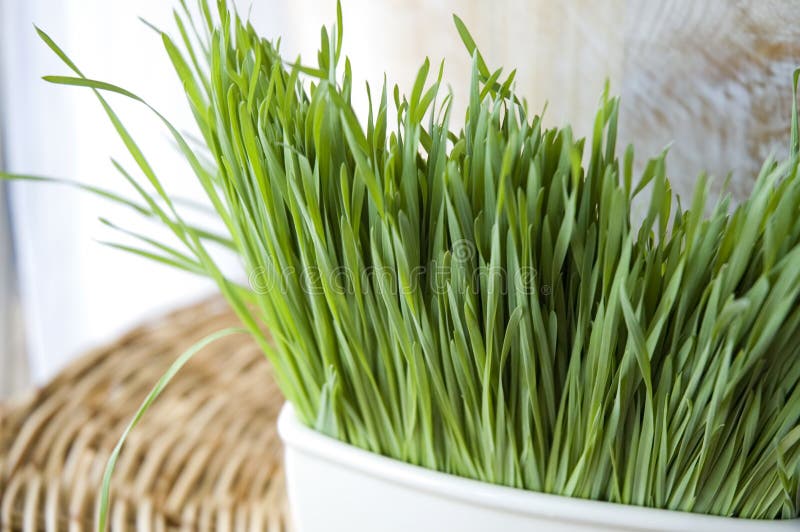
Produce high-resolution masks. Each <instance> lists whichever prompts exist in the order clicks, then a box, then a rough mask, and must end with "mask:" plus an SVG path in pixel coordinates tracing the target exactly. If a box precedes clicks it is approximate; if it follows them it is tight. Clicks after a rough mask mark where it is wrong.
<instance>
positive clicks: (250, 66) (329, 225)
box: [6, 1, 800, 519]
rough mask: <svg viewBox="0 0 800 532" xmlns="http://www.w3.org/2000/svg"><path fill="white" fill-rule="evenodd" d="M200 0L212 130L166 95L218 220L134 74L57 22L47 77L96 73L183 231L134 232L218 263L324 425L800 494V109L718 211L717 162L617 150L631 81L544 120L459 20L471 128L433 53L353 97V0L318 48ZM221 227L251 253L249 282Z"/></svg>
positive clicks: (686, 483)
mask: <svg viewBox="0 0 800 532" xmlns="http://www.w3.org/2000/svg"><path fill="white" fill-rule="evenodd" d="M200 5H201V11H202V13H203V16H202V20H199V21H197V20H194V19H193V18H192V17H191V16H190V14H189V10H188V9H186V7H185V6H184V5H183V4H182V6H181V9H180V10H179V11H178V12H177V13H176V21H177V24H178V30H179V31H178V33H179V40H177V41H173V40H172V38H171V37H169V36H167V35H166V34H162V38H163V41H164V45H165V48H166V51H167V53H168V54H169V57H170V59H171V60H172V62H173V64H174V66H175V71H176V72H177V74H178V76H179V77H180V80H181V82H182V83H183V85H184V87H185V90H186V95H187V98H188V102H189V105H190V106H191V109H192V111H193V113H194V116H195V118H196V121H197V126H198V128H199V132H200V134H201V136H202V140H203V142H204V144H205V146H204V148H203V149H195V148H192V147H191V146H190V144H189V142H188V141H187V140H185V139H184V137H183V136H182V135H181V133H179V132H178V131H177V130H176V129H175V128H174V127H173V126H172V125H171V124H170V123H169V122H168V121H167V120H166V118H164V117H163V116H162V115H160V114H158V115H157V116H158V117H159V118H160V119H161V120H163V122H164V124H165V125H166V127H167V129H168V131H169V133H170V135H172V137H173V138H174V140H175V142H176V143H177V145H178V147H179V148H180V150H181V152H182V153H183V155H184V156H185V158H186V161H187V163H188V165H189V167H190V168H191V169H192V171H193V172H194V173H195V175H196V177H197V179H198V181H199V183H200V184H201V185H202V186H203V188H204V190H205V192H206V193H207V195H208V198H209V201H210V203H211V204H212V205H213V207H214V209H215V211H216V212H217V214H218V216H219V218H220V219H221V220H222V222H223V224H224V226H225V228H226V233H227V234H226V235H225V236H224V237H223V236H219V235H212V234H209V233H204V232H201V231H199V230H198V229H197V228H195V227H193V226H191V225H190V224H188V223H187V222H185V221H184V220H183V218H182V217H181V216H180V215H179V209H177V208H176V207H175V204H176V202H175V200H174V198H173V197H172V196H171V195H170V194H169V193H168V192H167V191H166V185H167V183H166V182H165V180H164V179H163V178H159V177H158V176H157V175H156V173H155V172H154V170H153V169H152V167H151V166H150V164H149V163H148V161H147V159H146V158H145V155H144V154H143V153H142V152H141V150H140V149H139V148H138V146H137V144H136V142H135V141H134V139H133V138H132V137H131V136H130V135H129V133H128V132H127V131H126V130H125V128H124V126H123V125H122V122H121V121H120V119H119V118H118V117H117V115H116V114H115V113H114V111H113V109H112V107H111V106H110V104H109V103H108V102H107V101H106V100H105V98H104V96H103V93H107V92H111V93H117V94H119V95H122V96H125V97H128V98H134V99H136V100H139V101H141V100H140V99H139V98H138V97H137V96H135V95H133V94H132V93H130V92H128V91H126V90H123V89H121V88H118V87H116V86H113V85H110V84H107V83H102V82H99V81H94V80H91V79H87V78H86V77H85V76H84V75H83V74H82V73H81V71H80V70H79V69H78V68H77V67H76V66H75V65H74V64H73V63H72V62H71V61H70V60H69V59H68V58H67V56H66V55H65V54H64V53H63V52H62V51H61V50H60V49H59V48H58V47H57V45H56V44H55V43H54V42H53V41H52V40H50V39H49V38H48V37H47V36H46V35H45V34H43V33H42V34H41V35H42V38H43V39H44V40H45V42H46V43H47V44H48V45H49V46H50V47H51V48H52V49H53V50H54V51H55V52H56V53H57V54H58V55H59V56H60V57H61V58H62V59H63V60H64V62H65V63H66V64H67V66H69V67H70V69H71V70H72V71H73V73H74V76H72V77H65V76H60V77H52V78H48V79H49V80H50V81H53V82H56V83H61V84H67V85H78V86H84V87H90V88H91V89H92V90H94V92H95V94H96V95H97V98H98V99H99V100H100V103H101V104H102V106H103V107H104V109H105V110H106V112H107V113H108V116H109V118H110V119H111V121H112V123H113V125H114V127H115V129H116V131H117V132H118V134H119V135H120V137H121V139H122V140H123V141H124V143H125V145H126V146H127V148H128V150H129V151H130V153H131V155H132V156H133V160H134V161H135V163H136V166H137V168H136V173H135V174H134V173H133V172H128V171H127V170H124V169H123V168H122V167H121V166H119V165H117V166H118V168H119V170H120V172H121V173H122V175H123V176H124V177H125V178H126V179H127V180H128V181H130V183H131V184H132V185H133V186H134V190H135V191H136V192H137V193H138V194H139V195H140V197H141V201H142V204H138V203H131V202H128V203H127V205H128V206H129V207H130V206H133V207H134V208H136V209H137V210H138V211H139V212H141V213H142V214H144V215H146V216H150V217H153V218H156V219H158V220H160V221H161V222H162V223H163V224H164V225H165V226H166V227H168V228H169V229H171V230H172V232H173V233H174V235H175V237H176V238H177V241H178V242H179V243H180V249H174V248H172V247H169V246H165V245H163V244H157V243H156V245H155V247H153V246H152V245H150V244H154V242H152V241H151V240H149V239H146V237H141V238H142V240H143V245H144V246H145V247H143V248H142V249H133V248H130V249H132V250H133V251H135V252H139V253H144V254H147V256H149V257H150V258H155V259H157V260H161V261H163V262H165V263H168V264H171V265H173V266H177V267H180V268H183V269H186V270H188V271H192V272H195V273H200V274H203V275H207V276H208V277H210V278H212V279H214V280H215V281H216V282H217V283H218V285H219V287H220V289H221V291H222V292H223V294H224V295H225V297H226V298H227V299H228V301H229V302H230V304H231V306H232V307H233V309H234V310H235V311H236V312H237V313H238V315H239V316H240V318H241V319H242V322H243V324H244V325H245V326H246V327H247V329H248V330H249V331H250V333H251V334H252V335H253V336H254V337H255V338H256V340H257V341H258V342H259V344H260V345H261V346H262V348H263V349H264V352H265V353H266V355H267V356H268V358H269V360H270V362H271V363H272V365H273V366H274V369H275V374H276V376H277V379H278V381H279V384H280V386H281V389H282V390H283V392H284V393H285V395H286V397H287V398H288V399H289V400H290V401H291V402H292V403H293V404H294V406H295V408H296V412H297V413H298V415H299V416H300V418H301V419H302V420H303V421H304V422H305V423H307V424H308V425H310V426H313V427H315V428H316V429H317V430H320V431H322V432H324V433H326V434H329V435H331V436H333V437H336V438H339V439H341V440H344V441H347V442H350V443H352V444H354V445H357V446H359V447H362V448H365V449H368V450H371V451H374V452H378V453H381V454H385V455H387V456H391V457H393V458H397V459H400V460H404V461H407V462H410V463H414V464H419V465H422V466H424V467H428V468H432V469H437V470H440V471H445V472H448V473H453V474H456V475H462V476H466V477H471V478H476V479H480V480H484V481H487V482H492V483H497V484H503V485H507V486H514V487H518V488H524V489H529V490H536V491H543V492H548V493H556V494H561V495H567V496H572V497H580V498H591V499H601V500H607V501H615V502H621V503H626V504H635V505H644V506H652V507H659V508H670V509H677V510H686V511H692V512H701V513H709V514H718V515H726V516H741V517H751V518H764V519H774V518H789V517H796V516H798V508H799V506H800V505H799V504H798V498H799V497H800V491H799V490H798V483H800V305H798V296H799V294H800V177H798V141H797V125H796V123H797V122H796V116H797V111H796V108H795V109H794V114H793V134H792V143H791V146H792V149H791V155H790V156H789V158H788V159H787V160H785V161H782V162H776V161H773V160H769V161H767V162H766V163H765V164H764V166H763V169H762V171H761V173H760V175H759V176H758V180H757V182H756V184H755V188H754V190H753V192H752V195H751V197H750V198H749V199H748V200H747V201H745V202H744V203H742V204H741V205H739V206H737V207H735V208H732V207H731V206H730V205H729V200H728V199H727V198H723V199H722V200H720V201H719V202H717V203H716V205H714V206H712V207H711V208H708V206H707V200H706V196H707V193H708V188H707V181H706V179H705V178H704V177H702V176H701V177H700V178H699V179H698V183H697V189H696V192H695V194H694V197H693V198H692V201H691V205H690V206H689V208H688V209H683V208H682V206H681V204H680V202H678V201H676V200H675V199H674V197H673V194H672V189H671V186H670V183H669V180H668V179H667V169H666V164H665V154H661V155H660V156H658V157H656V158H654V159H652V160H650V161H649V162H648V163H647V165H646V168H645V170H644V172H643V174H642V175H641V177H640V178H639V181H638V183H636V182H634V178H633V176H632V173H633V171H632V168H633V151H632V149H630V148H629V149H628V150H627V151H626V152H625V153H624V155H623V156H622V159H620V158H619V156H618V154H617V151H616V148H615V144H616V127H617V126H616V124H617V114H618V109H619V108H618V102H617V100H616V99H612V98H609V97H608V96H607V95H603V98H602V101H601V103H600V110H599V112H598V114H597V118H596V120H595V125H594V130H593V133H592V136H591V138H589V139H575V138H574V137H573V134H572V131H571V130H570V128H569V127H565V128H561V129H547V128H545V127H544V126H543V125H542V122H541V118H540V117H539V116H531V114H529V113H528V111H527V109H526V106H525V104H524V103H523V102H522V101H520V99H519V98H518V97H517V96H516V95H515V94H514V92H513V73H512V74H511V75H510V76H508V77H507V78H503V77H502V73H501V71H500V70H497V71H495V72H492V71H490V70H489V68H488V67H487V65H486V63H485V61H484V59H483V58H482V57H481V56H480V54H479V52H478V51H477V49H476V47H475V43H474V41H473V40H472V38H471V37H470V35H469V33H468V31H467V30H466V28H465V26H464V25H463V23H461V21H460V20H458V19H457V18H456V26H457V30H458V32H459V33H460V34H461V36H462V38H463V40H464V42H465V44H466V45H467V48H468V50H469V52H470V53H471V54H472V56H473V69H472V79H471V82H470V85H469V89H470V100H469V105H468V108H467V109H466V114H465V115H464V121H463V123H464V124H465V125H464V127H463V129H461V130H460V131H453V130H451V129H450V126H449V119H450V116H451V113H452V112H453V108H452V99H451V97H450V95H448V94H443V92H442V91H441V90H440V85H441V78H442V70H441V68H439V70H438V72H437V73H436V74H433V75H432V74H431V72H430V64H429V62H428V61H426V62H425V64H424V65H423V66H422V68H421V69H420V71H419V75H418V76H417V79H416V81H415V83H414V85H413V87H412V88H411V91H410V95H408V96H404V95H402V94H401V92H400V91H399V89H398V88H397V87H394V89H393V90H391V89H390V88H389V87H387V86H386V85H385V84H384V86H383V87H381V88H380V91H379V92H378V93H377V94H371V96H370V101H371V103H370V108H369V113H368V116H367V118H366V121H362V120H359V118H358V116H357V115H356V112H355V111H354V109H353V107H352V105H351V97H352V94H353V91H354V90H356V89H355V88H354V86H353V80H352V76H351V71H350V65H349V62H348V61H347V60H346V59H344V60H343V58H342V56H341V50H342V48H341V44H342V40H341V39H342V34H341V28H342V24H341V11H339V16H338V23H337V25H336V26H335V27H334V28H333V30H332V31H330V32H329V31H328V30H327V29H324V28H323V29H322V32H321V42H320V50H319V53H318V56H317V64H316V65H315V66H308V65H304V64H301V63H300V62H299V61H298V62H287V61H284V60H283V59H282V58H281V55H280V53H279V50H278V48H277V46H276V45H275V44H274V43H271V42H269V41H266V40H264V39H262V38H261V37H259V36H258V34H257V33H256V32H255V30H254V29H253V27H252V26H251V25H250V24H249V23H248V22H247V21H245V20H242V19H241V18H240V17H239V15H238V14H236V13H234V12H231V11H229V10H228V9H227V8H226V6H225V3H224V1H223V2H220V3H219V4H218V6H217V10H216V11H215V10H214V9H212V8H211V7H209V6H208V5H206V4H205V2H201V3H200ZM342 63H343V64H344V66H343V67H341V66H340V65H342ZM795 82H796V76H795ZM367 90H368V91H369V90H370V89H369V87H367ZM142 103H144V102H142ZM795 103H796V101H795ZM144 104H145V105H147V104H146V103H144ZM6 177H11V176H6ZM646 187H647V188H646ZM645 191H646V192H645ZM95 192H96V191H95ZM101 192H102V191H101ZM639 194H648V195H649V201H648V200H646V199H645V200H643V201H644V202H645V205H646V206H647V208H646V213H645V217H644V220H643V222H642V223H641V224H638V223H637V224H633V223H632V221H631V212H632V202H633V201H634V198H635V197H636V196H637V195H639ZM108 197H110V199H112V200H113V199H117V200H119V198H117V197H115V196H113V195H111V196H108ZM124 201H127V200H124ZM707 213H710V214H707ZM211 243H223V244H224V245H226V246H228V247H230V248H231V249H233V250H235V251H236V252H237V253H238V254H239V255H240V256H241V259H242V261H243V263H244V265H245V267H246V269H247V271H248V273H249V274H250V278H251V281H252V282H251V284H250V286H242V285H240V284H238V283H236V282H235V281H233V280H231V279H229V278H227V277H226V276H225V275H224V274H223V273H222V272H221V271H220V269H219V268H218V267H217V265H216V263H215V262H214V260H213V258H212V253H211V252H210V251H209V244H211ZM265 330H269V335H268V334H267V333H266V332H265ZM270 336H271V339H270Z"/></svg>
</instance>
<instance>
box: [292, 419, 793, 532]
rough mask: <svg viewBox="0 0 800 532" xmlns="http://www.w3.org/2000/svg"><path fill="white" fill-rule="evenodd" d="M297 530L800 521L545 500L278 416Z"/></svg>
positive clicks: (703, 526) (432, 531)
mask: <svg viewBox="0 0 800 532" xmlns="http://www.w3.org/2000/svg"><path fill="white" fill-rule="evenodd" d="M278 432H279V433H280V436H281V439H282V440H283V443H284V446H285V465H286V480H287V484H288V493H289V505H290V508H291V512H292V519H293V521H294V525H295V529H296V530H297V532H323V531H324V532H395V531H396V532H448V531H458V532H493V531H503V532H517V531H526V532H527V531H532V530H533V531H548V532H565V531H570V532H575V531H588V530H614V531H623V530H637V531H645V530H651V531H666V530H670V531H674V530H686V531H692V532H705V531H707V532H720V531H725V532H737V531H748V532H753V531H764V532H771V531H776V532H777V531H788V530H793V531H795V532H797V531H800V519H793V520H785V521H755V520H746V519H733V518H725V517H713V516H707V515H698V514H691V513H685V512H674V511H670V510H657V509H652V508H642V507H637V506H626V505H621V504H613V503H607V502H601V501H589V500H582V499H573V498H569V497H561V496H558V495H547V494H543V493H535V492H531V491H526V490H519V489H514V488H507V487H503V486H495V485H492V484H487V483H485V482H478V481H475V480H469V479H464V478H461V477H456V476H453V475H448V474H445V473H439V472H437V471H432V470H429V469H425V468H422V467H417V466H414V465H410V464H406V463H404V462H401V461H398V460H393V459H391V458H386V457H384V456H380V455H378V454H375V453H370V452H368V451H364V450H362V449H359V448H357V447H354V446H352V445H348V444H346V443H342V442H340V441H338V440H335V439H333V438H329V437H327V436H324V435H322V434H320V433H318V432H316V431H314V430H311V429H309V428H308V427H306V426H304V425H302V424H301V423H300V422H299V421H298V420H297V418H296V417H295V415H294V411H293V410H292V407H291V406H290V405H289V404H288V403H287V404H286V405H284V407H283V410H282V411H281V414H280V418H279V419H278Z"/></svg>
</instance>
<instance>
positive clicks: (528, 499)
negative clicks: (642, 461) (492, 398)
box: [278, 401, 800, 532]
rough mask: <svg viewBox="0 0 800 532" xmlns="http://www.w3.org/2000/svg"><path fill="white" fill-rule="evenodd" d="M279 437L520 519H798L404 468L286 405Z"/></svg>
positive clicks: (624, 522)
mask: <svg viewBox="0 0 800 532" xmlns="http://www.w3.org/2000/svg"><path fill="white" fill-rule="evenodd" d="M278 434H279V435H280V437H281V440H282V441H283V443H284V445H285V446H286V447H288V448H291V449H293V450H297V451H300V452H302V453H305V454H310V455H312V456H315V457H317V458H320V459H322V460H325V461H328V462H332V463H336V464H339V465H340V466H342V467H345V468H348V469H352V470H356V471H358V472H360V473H362V474H365V475H368V476H370V477H373V478H377V479H381V480H383V481H385V482H389V483H393V484H399V485H402V486H404V487H407V488H412V489H414V490H416V491H421V492H425V493H427V494H429V495H433V496H436V497H440V498H443V499H450V500H455V501H460V502H463V503H468V504H470V505H472V506H481V507H484V508H487V509H493V510H495V511H497V510H500V511H503V512H512V513H516V514H520V515H523V516H538V517H543V516H545V517H551V518H557V519H560V520H563V521H570V522H575V523H584V524H586V523H591V524H595V525H605V526H608V527H612V528H622V529H630V528H634V529H637V528H640V527H641V526H642V523H650V524H655V523H657V524H658V527H659V528H660V529H662V530H693V531H697V532H704V531H707V532H717V531H719V530H727V531H732V532H737V531H742V532H744V531H753V530H765V531H776V532H778V531H784V530H787V531H788V530H794V531H796V530H798V527H800V518H795V519H781V520H759V519H742V518H736V517H720V516H714V515H706V514H698V513H690V512H682V511H677V510H665V509H660V508H648V507H643V506H633V505H627V504H620V503H613V502H606V501H597V500H590V499H579V498H575V497H567V496H563V495H553V494H549V493H540V492H535V491H530V490H524V489H519V488H512V487H508V486H501V485H496V484H490V483H488V482H481V481H479V480H473V479H469V478H464V477H459V476H456V475H452V474H449V473H443V472H440V471H435V470H432V469H428V468H425V467H421V466H417V465H414V464H409V463H407V462H403V461H401V460H396V459H394V458H389V457H386V456H383V455H380V454H377V453H373V452H370V451H366V450H364V449H360V448H358V447H356V446H354V445H351V444H348V443H345V442H342V441H339V440H337V439H335V438H332V437H330V436H326V435H324V434H322V433H320V432H317V431H315V430H313V429H311V428H309V427H307V426H305V425H303V424H302V423H301V422H300V420H299V419H297V416H296V415H295V412H294V407H293V406H292V405H291V403H289V402H288V401H287V402H286V403H284V405H283V407H282V408H281V412H280V415H279V416H278Z"/></svg>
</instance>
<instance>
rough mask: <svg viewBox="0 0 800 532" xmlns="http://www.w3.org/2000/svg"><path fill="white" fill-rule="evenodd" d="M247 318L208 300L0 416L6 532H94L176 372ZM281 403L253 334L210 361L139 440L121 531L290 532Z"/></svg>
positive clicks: (220, 345)
mask: <svg viewBox="0 0 800 532" xmlns="http://www.w3.org/2000/svg"><path fill="white" fill-rule="evenodd" d="M236 323H237V321H236V318H235V317H234V316H233V315H232V314H231V313H230V311H229V310H228V309H227V307H226V306H225V304H224V303H223V302H222V301H220V300H218V299H214V300H209V301H204V302H202V303H200V304H197V305H194V306H192V307H190V308H186V309H182V310H180V311H177V312H175V313H173V314H171V315H169V316H166V317H165V318H163V319H160V320H157V321H154V322H151V323H148V324H146V325H144V326H141V327H139V328H136V329H135V330H133V331H131V332H130V333H128V334H126V335H124V336H123V337H122V338H120V339H119V340H118V341H116V342H114V343H113V344H112V345H109V346H106V347H103V348H101V349H97V350H95V351H93V352H91V353H89V354H87V355H86V356H84V357H83V358H81V359H79V360H78V361H76V362H75V363H73V364H72V365H71V366H69V367H68V368H66V369H65V370H64V371H62V372H61V373H60V374H59V375H58V376H57V377H56V378H55V379H54V380H53V381H52V382H50V383H49V384H47V385H46V386H44V387H43V388H41V389H39V390H37V391H35V392H34V393H32V394H31V395H30V396H28V397H26V398H24V399H19V400H15V401H13V402H9V403H6V404H4V405H0V431H2V432H0V475H1V476H0V525H1V526H0V528H2V530H3V531H4V532H5V531H9V530H71V531H82V530H93V529H94V527H95V516H96V511H97V501H98V499H99V496H98V491H99V488H100V485H101V478H102V475H103V469H104V467H105V463H106V460H107V458H108V456H109V454H110V452H111V450H112V449H113V447H114V445H115V444H116V442H117V439H118V438H119V436H120V434H121V433H122V431H123V430H124V428H125V426H126V425H127V423H128V422H129V421H130V419H131V417H132V416H133V414H134V412H135V410H136V409H137V408H138V406H139V405H140V403H141V402H142V400H143V399H144V397H145V396H146V394H147V393H148V392H149V390H150V389H151V387H152V386H153V385H154V384H155V382H156V381H157V380H158V378H159V377H160V376H161V375H162V374H163V373H164V371H165V370H166V369H167V368H168V366H169V365H170V363H171V362H172V361H173V360H174V359H175V358H176V357H177V356H178V355H180V354H181V353H182V352H183V351H185V350H186V349H187V348H188V347H189V346H191V345H192V344H193V343H195V342H197V341H198V340H200V339H201V338H203V337H204V336H206V335H208V334H210V333H212V332H214V331H217V330H220V329H222V328H225V327H229V326H231V325H236ZM282 402H283V398H282V396H281V394H280V392H279V390H278V389H277V387H276V385H275V383H274V381H273V379H272V377H271V371H270V367H269V364H268V363H267V362H266V360H265V359H264V356H263V355H262V354H261V352H260V351H259V350H258V348H257V347H256V346H255V344H254V343H253V342H252V340H251V339H250V338H249V337H248V336H246V335H233V336H228V337H224V338H222V339H221V340H218V341H217V342H215V343H213V344H211V345H210V346H209V347H207V348H206V349H204V350H203V351H202V352H200V353H198V354H197V355H196V356H195V357H194V359H192V360H191V361H190V362H189V363H188V364H187V365H186V366H185V367H184V368H183V370H182V371H181V372H180V373H179V374H178V375H177V376H176V377H175V379H174V380H173V381H172V382H171V383H170V384H169V386H167V388H166V389H165V390H164V392H163V393H162V395H161V396H160V397H159V398H158V400H157V401H156V402H155V403H154V405H153V406H152V407H151V409H150V410H149V411H148V412H147V414H146V415H145V416H144V418H143V419H142V421H141V422H140V424H139V425H138V426H137V427H136V428H135V429H134V430H133V432H131V434H130V437H129V439H128V441H127V443H126V445H125V447H124V448H123V451H122V453H121V455H120V458H119V462H118V463H117V469H116V471H115V473H114V476H113V482H112V495H111V496H112V498H111V512H110V521H111V529H112V530H142V531H149V530H153V531H160V530H220V531H225V530H231V531H240V530H241V531H255V530H258V531H262V530H266V531H269V532H273V531H282V530H287V529H288V528H289V526H288V522H289V518H288V510H287V505H286V497H285V489H284V476H283V470H282V465H281V460H282V447H281V444H280V441H279V439H278V435H277V432H276V427H275V421H276V418H277V415H278V412H279V410H280V407H281V404H282Z"/></svg>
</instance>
